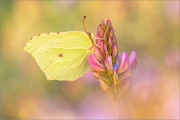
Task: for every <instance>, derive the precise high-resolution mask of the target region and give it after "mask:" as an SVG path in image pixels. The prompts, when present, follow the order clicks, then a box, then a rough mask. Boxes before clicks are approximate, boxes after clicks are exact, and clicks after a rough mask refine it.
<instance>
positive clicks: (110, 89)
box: [89, 20, 137, 98]
mask: <svg viewBox="0 0 180 120" xmlns="http://www.w3.org/2000/svg"><path fill="white" fill-rule="evenodd" d="M96 37H97V38H100V39H97V41H96V42H97V44H98V45H99V47H98V46H97V47H96V49H95V51H94V54H92V55H90V57H89V64H90V66H91V70H92V72H93V74H94V76H95V77H96V78H98V80H99V82H100V85H101V88H102V89H103V90H104V91H105V92H106V93H107V94H108V95H110V96H111V97H112V98H114V97H115V96H117V94H121V93H122V91H124V89H125V88H126V89H127V87H125V86H124V84H125V83H126V78H127V77H129V75H130V73H131V70H132V69H134V68H135V67H136V65H137V59H136V57H137V56H136V52H135V51H132V52H131V54H130V56H128V54H127V53H126V52H123V53H122V54H118V45H117V38H116V36H115V35H114V29H113V27H112V23H111V21H110V20H107V22H106V24H105V23H104V21H103V20H102V22H101V24H100V25H99V26H98V31H97V34H96ZM123 86H124V87H123Z"/></svg>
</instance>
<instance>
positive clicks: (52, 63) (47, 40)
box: [24, 16, 97, 81]
mask: <svg viewBox="0 0 180 120" xmlns="http://www.w3.org/2000/svg"><path fill="white" fill-rule="evenodd" d="M85 18H86V17H85V16H84V18H83V23H84V19H85ZM85 31H86V29H85ZM93 36H94V35H93V34H92V33H89V32H81V31H68V32H49V33H42V34H39V35H37V36H34V37H33V38H32V39H31V40H29V41H28V42H27V43H26V45H25V47H24V51H26V52H28V53H30V54H31V55H32V57H33V58H34V59H35V60H36V62H37V64H38V66H39V67H40V69H41V70H42V71H43V73H44V74H45V76H46V77H47V79H48V80H59V81H62V80H66V81H73V80H76V79H77V78H79V77H81V76H83V75H84V74H86V73H87V72H88V71H89V69H90V66H89V64H88V58H89V55H90V54H92V53H93V52H94V49H95V45H97V44H95V42H94V40H92V37H93Z"/></svg>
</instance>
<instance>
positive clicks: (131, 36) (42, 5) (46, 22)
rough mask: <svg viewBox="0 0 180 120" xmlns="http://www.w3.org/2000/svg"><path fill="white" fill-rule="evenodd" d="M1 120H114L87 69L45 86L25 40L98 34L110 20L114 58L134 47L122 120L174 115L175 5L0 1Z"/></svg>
mask: <svg viewBox="0 0 180 120" xmlns="http://www.w3.org/2000/svg"><path fill="white" fill-rule="evenodd" d="M0 10H1V11H0V16H1V20H0V40H1V43H0V45H1V47H0V49H1V58H0V59H1V60H0V63H1V65H0V76H1V81H0V113H1V119H2V120H6V119H12V120H18V119H23V118H26V119H29V120H30V119H112V118H114V104H113V101H112V100H111V99H110V98H109V97H108V96H107V95H106V93H104V92H103V91H102V90H101V88H100V87H99V82H98V80H97V79H95V78H94V77H93V75H92V73H91V72H89V73H88V74H86V75H85V76H83V77H81V78H79V79H78V80H76V81H74V82H60V81H48V80H47V79H46V78H45V75H44V74H43V72H42V71H41V70H40V68H39V67H38V65H37V64H36V62H35V60H34V59H33V58H32V57H31V55H30V54H28V53H26V52H23V51H22V50H23V47H24V45H25V43H26V42H27V41H28V40H29V39H30V38H31V37H33V36H35V35H37V34H39V33H44V32H61V31H84V29H83V24H82V17H83V16H84V15H86V16H87V19H86V28H87V30H88V31H91V32H93V33H94V34H96V31H97V26H98V24H99V23H100V21H101V20H102V19H104V20H105V21H106V20H107V19H110V20H111V22H112V25H113V27H114V29H115V35H116V36H117V38H118V46H119V53H122V52H124V51H126V52H128V53H129V54H130V52H131V51H132V50H135V51H136V52H137V55H138V65H137V68H136V69H134V70H133V71H132V74H131V76H130V77H129V80H130V81H131V85H130V87H129V89H128V90H127V91H126V92H125V93H124V94H123V96H122V98H121V100H120V101H119V109H120V110H119V118H121V119H178V118H179V66H180V64H179V63H180V60H179V57H180V56H179V39H180V36H179V32H180V28H179V26H180V25H179V17H180V16H179V14H180V13H179V11H180V10H179V1H134V2H133V1H129V2H125V1H111V2H108V1H93V2H90V1H73V0H69V1H21V0H20V1H15V0H10V1H8V2H7V1H6V0H1V3H0Z"/></svg>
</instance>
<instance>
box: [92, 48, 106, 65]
mask: <svg viewBox="0 0 180 120" xmlns="http://www.w3.org/2000/svg"><path fill="white" fill-rule="evenodd" d="M94 55H95V56H96V58H97V60H98V61H101V62H102V61H103V60H104V59H105V58H104V57H103V55H102V53H101V51H100V49H99V48H97V47H96V49H95V51H94Z"/></svg>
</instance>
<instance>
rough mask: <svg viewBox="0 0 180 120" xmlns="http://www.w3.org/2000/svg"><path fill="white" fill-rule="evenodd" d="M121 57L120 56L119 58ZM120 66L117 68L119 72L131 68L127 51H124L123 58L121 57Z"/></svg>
mask: <svg viewBox="0 0 180 120" xmlns="http://www.w3.org/2000/svg"><path fill="white" fill-rule="evenodd" d="M118 59H119V58H118ZM119 61H120V63H119V67H118V69H117V71H118V73H119V74H120V73H122V72H125V71H126V70H127V69H129V57H128V54H127V53H126V52H123V54H122V57H121V59H119Z"/></svg>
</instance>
